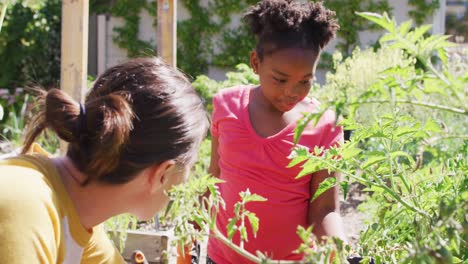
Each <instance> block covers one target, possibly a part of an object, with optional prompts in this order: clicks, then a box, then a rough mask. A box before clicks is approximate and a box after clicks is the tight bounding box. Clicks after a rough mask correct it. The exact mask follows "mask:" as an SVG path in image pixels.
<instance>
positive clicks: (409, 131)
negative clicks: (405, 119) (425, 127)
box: [394, 127, 419, 137]
mask: <svg viewBox="0 0 468 264" xmlns="http://www.w3.org/2000/svg"><path fill="white" fill-rule="evenodd" d="M418 130H419V129H417V128H414V127H398V128H397V129H396V130H395V132H394V135H395V136H397V137H401V136H404V135H407V134H413V133H416V132H418Z"/></svg>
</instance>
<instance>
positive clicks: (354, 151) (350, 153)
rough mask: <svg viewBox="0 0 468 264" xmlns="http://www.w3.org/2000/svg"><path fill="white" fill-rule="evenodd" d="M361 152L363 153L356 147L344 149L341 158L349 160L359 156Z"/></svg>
mask: <svg viewBox="0 0 468 264" xmlns="http://www.w3.org/2000/svg"><path fill="white" fill-rule="evenodd" d="M361 152H362V149H360V148H356V147H348V148H344V149H343V150H342V151H341V158H342V159H344V160H349V159H351V158H353V157H355V156H357V155H358V154H359V153H361Z"/></svg>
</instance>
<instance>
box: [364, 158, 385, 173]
mask: <svg viewBox="0 0 468 264" xmlns="http://www.w3.org/2000/svg"><path fill="white" fill-rule="evenodd" d="M385 159H386V157H385V156H377V157H370V158H368V159H367V160H366V162H364V164H362V169H363V170H365V169H367V168H369V167H370V166H372V165H374V164H376V163H378V162H381V161H383V160H385Z"/></svg>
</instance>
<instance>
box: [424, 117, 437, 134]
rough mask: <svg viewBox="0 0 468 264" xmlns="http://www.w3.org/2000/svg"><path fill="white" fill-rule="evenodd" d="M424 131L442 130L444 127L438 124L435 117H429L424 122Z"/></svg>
mask: <svg viewBox="0 0 468 264" xmlns="http://www.w3.org/2000/svg"><path fill="white" fill-rule="evenodd" d="M423 130H424V131H431V132H441V131H442V128H441V127H440V125H439V124H437V122H436V121H434V120H433V119H428V120H427V121H426V123H425V124H424V128H423Z"/></svg>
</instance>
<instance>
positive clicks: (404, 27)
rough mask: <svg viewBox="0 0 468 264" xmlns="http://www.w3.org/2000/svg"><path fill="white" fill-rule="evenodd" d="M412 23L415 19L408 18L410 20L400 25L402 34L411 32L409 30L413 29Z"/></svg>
mask: <svg viewBox="0 0 468 264" xmlns="http://www.w3.org/2000/svg"><path fill="white" fill-rule="evenodd" d="M412 24H413V21H411V20H408V21H405V22H403V23H401V24H400V26H399V31H400V35H402V36H404V35H406V34H407V33H408V32H409V30H410V29H411V25H412Z"/></svg>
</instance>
